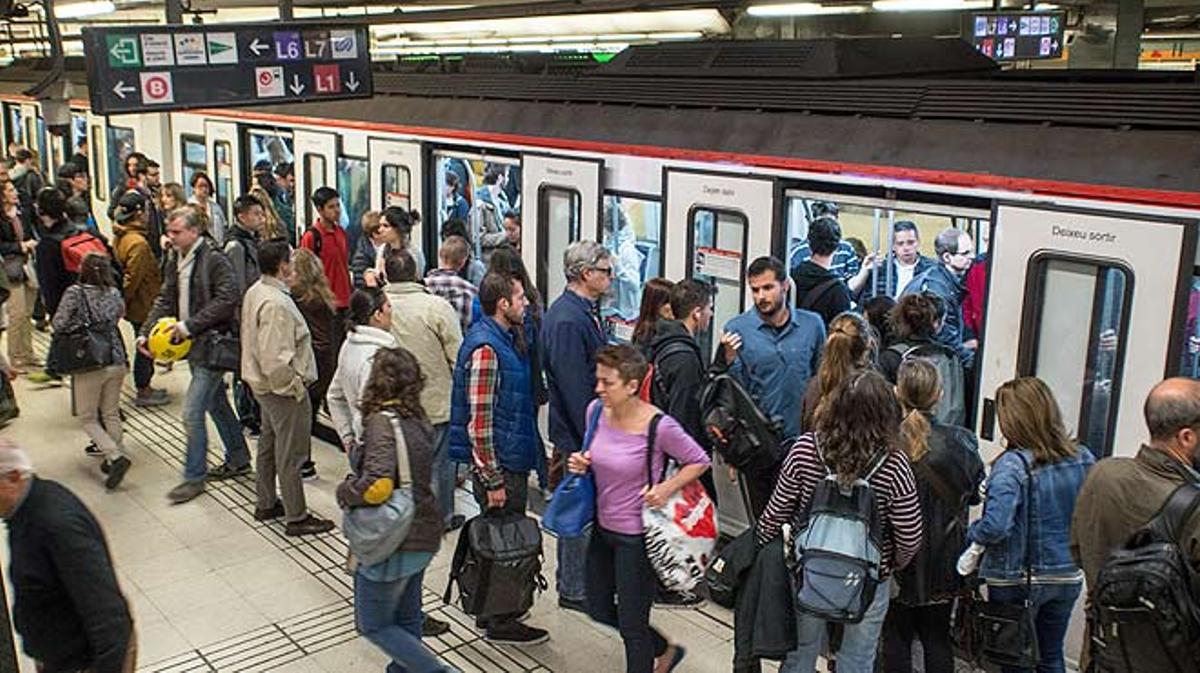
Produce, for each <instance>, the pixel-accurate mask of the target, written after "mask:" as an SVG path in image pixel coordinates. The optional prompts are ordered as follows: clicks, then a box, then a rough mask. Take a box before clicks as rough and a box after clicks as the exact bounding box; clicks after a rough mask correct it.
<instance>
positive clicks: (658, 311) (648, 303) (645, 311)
mask: <svg viewBox="0 0 1200 673" xmlns="http://www.w3.org/2000/svg"><path fill="white" fill-rule="evenodd" d="M673 287H675V283H673V282H671V281H669V280H667V279H666V278H651V279H650V280H648V281H646V285H645V287H643V288H642V306H641V309H640V310H639V311H638V319H637V325H635V326H634V328H633V337H632V338H631V339H630V340H629V342H630V343H631V344H633V346H634V348H637V349H639V350H640V351H641V352H642V355H645V356H646V357H647V358H649V357H650V342H651V341H653V340H654V333H655V329H656V328H657V327H658V321H659V320H674V319H675V316H674V315H673V314H672V313H671V288H673Z"/></svg>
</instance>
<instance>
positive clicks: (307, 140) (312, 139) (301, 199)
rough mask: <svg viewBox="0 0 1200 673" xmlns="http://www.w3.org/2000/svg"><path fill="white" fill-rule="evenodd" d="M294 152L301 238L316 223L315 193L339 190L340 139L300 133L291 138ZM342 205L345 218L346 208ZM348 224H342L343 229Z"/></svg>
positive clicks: (330, 135) (324, 135)
mask: <svg viewBox="0 0 1200 673" xmlns="http://www.w3.org/2000/svg"><path fill="white" fill-rule="evenodd" d="M292 148H293V149H292V154H293V156H294V157H296V236H297V237H300V236H303V235H304V230H305V229H306V228H307V227H308V226H309V225H310V224H312V223H313V222H314V221H316V219H317V211H316V209H315V208H314V207H313V203H312V193H313V192H314V191H316V190H317V189H319V188H321V187H332V188H334V189H337V173H336V170H337V136H336V135H334V134H332V133H318V132H314V131H300V130H297V131H296V132H295V133H294V134H293V135H292ZM342 205H343V208H342V215H343V216H345V213H346V209H345V204H342ZM346 224H347V223H346V222H343V223H342V226H343V227H345V226H346ZM297 242H299V241H298V240H297Z"/></svg>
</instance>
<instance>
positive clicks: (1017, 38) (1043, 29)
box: [963, 12, 1066, 61]
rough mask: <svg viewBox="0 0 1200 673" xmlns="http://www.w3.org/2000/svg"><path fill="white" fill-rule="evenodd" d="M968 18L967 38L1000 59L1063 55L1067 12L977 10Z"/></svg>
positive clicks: (1011, 59) (984, 52)
mask: <svg viewBox="0 0 1200 673" xmlns="http://www.w3.org/2000/svg"><path fill="white" fill-rule="evenodd" d="M965 17H966V19H965V20H966V25H965V26H964V27H963V34H964V36H965V37H966V39H967V40H968V41H969V42H970V43H971V44H972V45H973V46H974V47H975V48H976V49H978V50H979V51H981V52H983V54H984V55H985V56H990V57H991V58H993V59H995V60H997V61H1025V60H1030V59H1043V58H1061V57H1062V51H1063V28H1064V24H1065V23H1066V14H1064V13H1063V12H982V13H981V12H975V13H971V14H966V15H965Z"/></svg>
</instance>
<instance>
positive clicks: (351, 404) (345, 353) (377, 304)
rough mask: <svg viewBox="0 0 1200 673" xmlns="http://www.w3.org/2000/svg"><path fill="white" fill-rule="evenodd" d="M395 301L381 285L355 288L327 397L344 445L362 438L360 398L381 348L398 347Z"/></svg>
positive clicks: (356, 442) (345, 446)
mask: <svg viewBox="0 0 1200 673" xmlns="http://www.w3.org/2000/svg"><path fill="white" fill-rule="evenodd" d="M391 329H392V304H391V302H389V301H388V298H387V294H385V293H384V291H383V290H381V289H379V288H377V287H368V288H363V289H361V290H355V291H354V294H352V295H350V325H349V327H348V329H347V334H346V340H345V341H343V342H342V348H341V351H339V352H338V362H337V369H336V370H335V371H334V372H333V380H332V381H331V382H330V385H329V392H328V393H327V394H326V395H325V400H326V401H327V402H328V403H329V415H330V416H331V417H332V418H333V425H334V427H335V428H337V433H338V435H339V436H341V438H342V447H343V448H345V449H346V450H350V449H351V448H353V447H354V446H355V445H356V444H358V442H359V440H360V439H361V438H362V414H361V413H360V410H359V399H360V398H361V396H362V391H363V389H364V388H365V387H366V385H367V380H368V377H369V375H370V373H371V363H372V362H373V361H374V359H375V354H376V353H377V352H378V351H379V349H381V348H394V347H396V346H398V345H399V344H397V343H396V337H394V336H392V332H391Z"/></svg>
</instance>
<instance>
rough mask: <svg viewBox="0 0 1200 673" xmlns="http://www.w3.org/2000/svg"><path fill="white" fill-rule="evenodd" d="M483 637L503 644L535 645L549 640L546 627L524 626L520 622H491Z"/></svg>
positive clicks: (490, 641) (491, 641)
mask: <svg viewBox="0 0 1200 673" xmlns="http://www.w3.org/2000/svg"><path fill="white" fill-rule="evenodd" d="M483 637H484V639H485V640H487V641H488V642H489V643H500V644H505V645H537V644H539V643H544V642H546V641H547V640H550V634H549V633H548V632H547V631H546V629H539V628H534V627H532V626H525V625H524V624H522V623H520V622H504V623H501V624H495V623H493V624H492V625H491V626H490V627H488V630H487V634H485V635H484V636H483Z"/></svg>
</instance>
